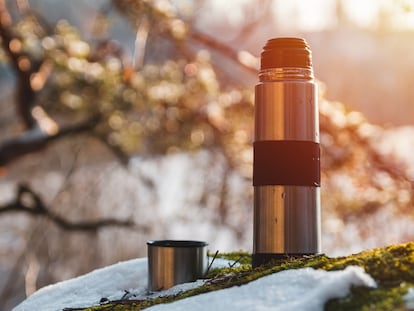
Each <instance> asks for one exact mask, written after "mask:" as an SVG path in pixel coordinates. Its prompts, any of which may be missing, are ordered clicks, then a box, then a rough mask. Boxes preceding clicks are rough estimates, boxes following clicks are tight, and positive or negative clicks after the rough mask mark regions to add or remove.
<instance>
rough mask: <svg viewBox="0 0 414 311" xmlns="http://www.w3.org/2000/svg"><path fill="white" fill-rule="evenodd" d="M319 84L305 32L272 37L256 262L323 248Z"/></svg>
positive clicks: (262, 121) (260, 152)
mask: <svg viewBox="0 0 414 311" xmlns="http://www.w3.org/2000/svg"><path fill="white" fill-rule="evenodd" d="M317 100H318V97H317V85H316V83H315V81H314V75H313V67H312V56H311V50H310V48H309V46H308V44H307V43H306V41H305V40H304V39H302V38H274V39H270V40H268V41H267V43H266V45H265V46H264V48H263V51H262V53H261V66H260V72H259V83H258V84H257V85H256V88H255V138H254V143H253V150H254V156H253V186H254V229H253V235H254V237H253V240H254V241H253V266H258V265H261V264H263V263H267V262H269V261H270V260H272V259H275V258H276V259H278V258H279V259H280V258H284V257H286V256H303V255H307V254H315V253H318V252H320V146H319V117H318V104H317Z"/></svg>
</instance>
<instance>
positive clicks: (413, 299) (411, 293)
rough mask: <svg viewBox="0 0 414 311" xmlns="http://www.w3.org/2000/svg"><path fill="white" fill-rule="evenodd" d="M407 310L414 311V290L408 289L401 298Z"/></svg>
mask: <svg viewBox="0 0 414 311" xmlns="http://www.w3.org/2000/svg"><path fill="white" fill-rule="evenodd" d="M403 299H404V302H405V307H406V309H407V310H414V288H412V287H410V288H409V289H408V291H407V293H406V294H405V295H404V297H403Z"/></svg>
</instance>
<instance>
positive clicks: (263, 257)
mask: <svg viewBox="0 0 414 311" xmlns="http://www.w3.org/2000/svg"><path fill="white" fill-rule="evenodd" d="M312 255H316V253H308V254H269V253H256V254H253V255H252V267H253V268H256V267H259V266H261V265H264V264H268V263H269V262H271V261H274V262H275V263H276V262H278V261H285V260H287V259H289V258H292V257H293V258H301V257H304V256H312Z"/></svg>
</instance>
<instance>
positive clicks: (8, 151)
mask: <svg viewBox="0 0 414 311" xmlns="http://www.w3.org/2000/svg"><path fill="white" fill-rule="evenodd" d="M100 119H101V117H100V116H99V115H96V116H93V117H92V118H90V119H88V120H86V121H83V122H80V123H77V124H74V125H70V126H67V127H63V128H62V129H60V130H58V131H57V132H56V133H52V134H49V133H47V132H45V131H43V130H42V129H40V128H37V127H36V128H34V129H31V130H28V131H26V132H24V133H22V134H21V135H20V136H18V137H15V138H12V139H9V140H7V141H5V142H3V143H0V167H1V166H5V165H6V164H8V163H10V162H12V161H14V160H16V159H17V158H19V157H21V156H24V155H26V154H29V153H32V152H35V151H40V150H42V149H44V148H46V147H47V146H48V144H49V143H50V142H52V141H54V140H56V139H58V138H62V137H66V136H71V135H76V134H80V133H84V132H87V131H90V130H93V129H94V128H95V126H96V125H97V124H98V122H99V121H100Z"/></svg>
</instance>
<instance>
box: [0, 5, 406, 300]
mask: <svg viewBox="0 0 414 311" xmlns="http://www.w3.org/2000/svg"><path fill="white" fill-rule="evenodd" d="M268 4H269V3H268V2H264V5H263V7H262V8H261V9H260V10H258V11H256V13H255V14H256V15H255V16H253V19H251V20H250V22H248V23H246V26H245V28H244V29H242V30H241V33H244V35H246V34H247V33H249V31H251V29H252V28H254V27H255V25H256V24H255V23H256V22H257V21H258V20H260V18H262V17H263V16H265V15H266V14H268V10H267V5H268ZM195 10H196V9H195V8H191V10H190V8H187V9H186V7H185V6H184V7H180V8H178V7H177V6H175V5H174V4H173V3H172V2H170V1H163V0H160V1H132V0H113V1H109V2H107V3H106V5H104V6H102V7H101V8H99V10H97V11H96V14H95V16H94V18H93V19H92V20H91V21H90V23H91V25H90V29H92V30H91V33H92V36H91V37H90V38H86V37H85V36H84V35H83V34H82V33H81V32H80V31H79V30H78V29H77V28H76V27H74V26H73V25H71V24H70V23H69V22H68V21H65V20H59V21H57V22H56V23H55V24H54V23H51V22H50V21H48V20H47V19H46V18H45V17H44V16H42V15H41V14H40V13H39V12H36V11H35V10H33V9H32V8H31V7H30V6H29V2H27V1H15V2H14V1H5V0H3V1H0V36H1V47H2V50H1V61H2V62H3V63H4V64H6V65H5V66H7V67H8V68H10V69H11V70H12V72H13V77H14V79H15V84H14V88H15V89H14V96H13V98H12V99H10V100H9V101H7V102H4V100H2V106H1V107H5V105H8V106H9V107H10V106H13V107H14V108H15V110H14V112H13V113H9V115H8V117H7V118H5V117H4V116H3V117H2V118H3V119H2V120H4V122H2V124H1V126H0V127H1V131H2V132H1V134H0V135H1V136H0V138H1V139H2V140H1V141H0V167H1V172H0V173H1V174H2V176H3V177H4V178H6V177H7V176H8V174H9V172H8V171H9V170H10V167H12V166H13V165H14V166H16V165H19V164H16V163H20V162H19V161H24V160H25V159H26V160H27V159H28V156H31V155H33V153H35V152H36V153H37V154H40V157H41V158H42V160H43V162H42V161H41V163H42V165H41V168H40V169H41V170H45V171H47V170H51V168H52V167H56V166H59V167H60V168H63V171H64V172H65V173H64V175H65V176H64V177H63V178H60V179H59V178H57V181H58V182H55V181H52V184H53V185H52V186H51V185H50V184H49V183H46V182H45V180H46V179H44V178H43V177H42V178H40V179H41V180H39V179H37V182H36V178H35V177H34V176H31V175H30V172H31V170H30V169H26V170H25V167H26V168H27V166H24V165H23V164H22V168H21V175H19V178H20V177H21V176H22V175H23V176H24V175H25V174H27V177H25V178H21V180H17V178H16V179H15V180H14V185H15V190H14V191H12V189H9V190H8V192H9V193H11V194H12V195H10V196H9V197H8V198H7V200H6V199H3V200H2V201H1V203H2V206H0V215H1V216H3V218H4V219H6V221H9V220H12V222H13V219H16V218H17V213H19V214H20V215H22V214H23V215H31V216H36V217H35V219H36V221H35V222H34V221H32V217H29V220H28V219H27V217H25V218H20V220H19V221H20V223H21V226H20V227H19V226H18V227H19V228H18V229H16V230H17V231H19V232H20V233H19V234H18V235H19V236H20V237H21V238H22V239H23V240H25V241H26V242H25V243H23V242H22V243H23V244H22V245H25V246H23V247H22V248H23V252H20V253H19V251H16V250H14V252H11V253H8V255H10V254H12V255H13V256H14V257H15V258H18V259H17V260H13V261H14V263H13V265H11V266H12V267H11V269H10V272H8V273H7V278H5V280H6V281H5V283H4V284H3V290H2V292H0V296H1V299H0V301H5V299H6V298H7V297H8V296H11V295H12V293H13V291H16V287H17V286H19V284H20V283H19V282H20V281H19V278H21V277H22V275H21V273H23V276H24V277H25V280H24V284H25V286H26V292H29V293H30V292H31V291H32V290H33V288H32V290H31V289H30V288H29V289H28V287H30V286H32V287H34V288H35V287H36V286H40V285H44V284H47V283H50V282H55V281H57V280H59V279H63V278H65V277H71V276H73V275H76V274H79V273H84V272H86V271H88V270H90V269H91V268H92V267H94V266H98V265H101V264H108V262H111V261H113V260H116V259H122V258H127V257H128V256H136V255H137V254H141V255H142V252H141V253H137V252H136V250H133V249H132V248H134V249H136V248H143V246H142V245H141V246H138V245H139V244H140V243H141V242H142V243H141V244H143V243H144V242H143V241H145V239H147V238H148V236H150V234H151V233H152V234H154V232H156V231H154V230H155V229H154V226H155V225H156V221H154V220H151V219H150V218H151V217H150V216H151V213H153V210H151V211H149V210H148V209H147V208H144V207H143V206H145V205H152V204H155V203H156V202H155V203H154V201H151V200H152V199H151V196H150V199H145V200H147V201H145V200H144V201H145V202H146V203H143V204H137V203H136V196H135V194H134V192H135V190H134V186H129V188H128V193H129V194H130V196H128V197H124V198H122V199H119V198H118V199H117V200H118V202H117V203H114V209H112V210H109V211H108V210H106V211H99V212H98V211H96V210H97V209H98V207H97V206H98V205H99V203H100V202H101V201H99V198H100V197H102V196H104V195H105V191H106V190H102V189H101V190H100V189H99V188H100V186H102V182H103V181H102V180H105V182H106V183H107V184H105V185H106V187H107V188H106V189H108V188H113V189H118V188H116V187H122V184H123V183H125V184H127V183H129V182H131V180H132V185H134V183H136V184H138V183H140V185H141V186H139V187H138V186H137V189H140V190H137V192H138V194H137V196H138V197H142V196H144V194H143V192H145V191H146V192H156V191H157V189H156V186H155V185H154V179H151V177H149V175H151V174H149V175H148V174H147V173H145V172H144V171H143V170H142V169H140V168H139V169H138V174H135V175H134V177H131V174H132V173H130V172H131V171H133V169H131V162H132V161H133V160H131V159H137V158H139V159H158V158H161V157H163V156H165V155H171V154H180V153H186V154H190V157H191V156H194V157H195V159H196V160H195V161H196V162H197V161H201V162H202V164H201V165H200V166H202V169H201V173H200V171H197V170H194V171H192V172H191V173H192V174H193V175H194V176H195V177H194V178H193V179H191V180H190V183H189V185H188V186H189V187H190V186H191V187H193V188H188V189H184V190H182V191H184V192H187V191H188V193H189V194H187V195H188V196H189V197H188V198H187V204H188V205H193V206H194V207H197V211H192V212H191V211H189V210H186V211H183V212H182V215H181V216H180V217H183V219H184V218H185V219H187V221H191V219H194V218H193V217H199V216H200V217H203V216H205V215H206V214H205V213H206V212H205V208H206V207H207V209H209V210H210V213H212V214H213V215H214V216H211V217H212V218H210V219H209V220H210V221H211V222H213V223H214V224H215V225H217V226H220V225H222V226H227V227H228V228H230V229H231V230H232V232H235V235H236V237H237V238H238V239H239V241H242V240H244V241H246V240H248V238H249V231H248V230H246V227H248V226H249V223H250V222H251V211H249V209H251V208H250V205H251V202H252V200H251V195H252V189H251V188H252V187H251V171H252V140H253V137H252V135H253V108H254V107H253V95H254V94H253V87H252V85H251V84H249V83H250V82H249V81H251V79H255V78H256V75H257V67H258V59H257V58H256V57H255V56H254V55H252V54H251V53H249V52H248V51H245V50H239V49H238V48H237V47H234V46H231V45H230V44H227V43H225V42H221V41H219V40H217V39H216V38H214V37H212V36H209V35H207V34H205V33H202V32H200V31H198V30H197V29H196V28H195V27H194V20H193V15H192V14H193V13H192V12H194V11H195ZM114 14H118V15H120V16H122V17H125V18H126V19H127V20H128V23H129V26H130V27H131V29H132V31H133V32H134V33H135V34H136V37H135V43H134V48H133V52H132V53H130V52H129V51H126V50H125V46H123V45H122V44H120V43H119V42H117V41H115V40H114V38H112V37H111V36H110V35H109V33H110V31H111V17H113V15H114ZM237 75H241V76H249V77H250V78H249V79H250V80H249V79H246V81H248V83H246V84H245V85H242V84H240V82H239V81H238V79H235V76H237ZM323 88H324V86H323V84H322V83H321V89H322V90H321V94H320V126H321V145H322V165H323V167H322V171H323V176H322V177H323V187H322V195H323V197H322V200H323V208H324V214H325V215H330V216H329V217H327V216H325V217H326V219H335V220H338V219H339V220H340V222H338V221H336V222H330V223H329V224H327V225H325V224H324V226H326V230H325V232H327V233H328V234H329V233H332V234H331V239H338V234H339V231H341V228H342V226H343V225H344V223H346V222H355V223H357V224H359V225H361V224H364V220H365V219H366V218H367V217H368V216H370V215H373V214H375V213H376V212H377V211H378V210H380V209H382V208H389V209H392V211H393V213H394V212H395V213H397V214H410V216H411V215H412V212H411V211H410V208H411V207H412V204H413V199H414V198H413V192H412V188H413V181H412V180H410V177H409V176H408V175H407V172H406V170H405V168H404V167H403V166H402V165H401V164H400V163H398V162H397V161H396V160H395V159H393V158H392V157H390V156H387V155H386V154H384V153H382V152H380V149H379V148H378V147H377V145H376V143H377V142H378V140H379V138H380V137H381V133H382V128H380V127H378V126H374V125H372V124H370V123H369V122H368V121H367V120H366V119H365V118H364V116H363V115H362V114H361V113H358V112H355V111H350V110H348V109H347V108H346V107H345V106H344V105H343V104H341V103H338V102H332V101H328V100H327V99H326V98H325V96H324V90H323ZM4 109H5V110H4V111H6V108H4ZM84 148H87V150H88V151H87V152H86V153H85V154H84V153H82V152H81V151H82V150H84ZM51 150H52V151H51ZM48 152H49V153H51V152H52V153H56V154H59V156H58V159H60V160H62V159H69V160H68V162H67V163H66V162H65V163H63V162H62V163H63V164H62V163H60V162H59V161H60V160H59V161H57V162H59V163H58V164H56V163H55V162H54V160H53V159H56V157H55V158H53V156H52V157H51V158H50V157H48V156H47V153H48ZM108 153H111V154H112V156H108V155H107V154H108ZM43 154H44V155H43ZM200 155H201V156H200ZM197 157H198V158H197ZM50 159H52V160H50ZM62 161H63V160H62ZM82 161H83V162H82ZM114 161H117V163H118V166H119V167H120V168H119V169H120V170H126V171H128V172H129V173H127V174H126V175H122V176H123V177H121V178H120V177H116V176H115V175H111V174H108V171H106V170H105V169H102V167H98V168H96V169H89V170H87V169H86V168H85V167H87V166H88V165H89V166H91V167H92V166H93V165H92V164H94V163H100V162H103V163H113V162H114ZM80 162H82V163H83V165H84V166H82V165H80V164H79V163H80ZM38 163H39V162H38ZM68 163H69V164H68ZM197 163H198V162H197ZM197 163H196V166H197ZM26 165H27V164H26ZM111 165H112V164H109V166H111ZM140 165H144V160H141V162H140V161H138V167H139V166H140ZM29 167H30V165H29ZM106 167H107V166H106ZM105 174H106V175H105ZM128 174H129V175H128ZM161 174H162V173H161ZM190 175H191V174H190ZM125 176H127V177H125ZM152 176H153V175H152ZM129 178H131V180H129ZM161 178H162V177H161ZM32 179H33V180H32ZM108 179H112V180H114V184H111V183H110V181H108ZM138 179H139V181H138ZM235 179H236V180H237V182H238V184H237V188H238V189H239V190H234V187H235V186H234V183H235V181H234V180H235ZM95 182H96V183H95ZM170 183H171V184H174V181H171V182H170ZM46 186H47V187H49V188H50V187H52V188H53V189H54V190H53V191H49V190H45V188H46ZM171 187H173V185H171ZM240 189H242V190H240ZM139 191H141V192H139ZM105 200H108V199H105ZM120 200H121V201H122V202H119V201H120ZM134 200H135V201H134ZM74 205H82V206H83V208H77V209H76V208H74V207H73V206H74ZM120 205H124V206H127V207H120ZM136 205H139V206H136ZM203 208H204V209H203ZM115 209H116V210H115ZM186 214H188V215H190V216H186ZM133 215H134V216H133ZM12 217H13V218H12ZM186 217H187V218H186ZM168 221H171V219H168ZM51 224H53V226H51ZM164 224H165V223H164ZM22 227H24V228H25V229H26V230H28V231H25V230H24V229H22ZM104 227H108V230H118V229H114V228H123V229H119V230H120V231H119V232H118V231H117V232H114V231H112V237H111V236H108V234H106V235H103V234H102V233H101V231H102V230H100V229H102V228H104ZM30 228H31V229H30ZM111 228H112V229H111ZM359 228H361V231H360V232H357V233H356V236H360V237H362V238H367V236H368V235H369V234H371V231H369V230H368V229H367V227H366V226H360V227H359ZM30 230H32V231H30ZM364 230H365V231H364ZM67 231H72V232H74V233H72V235H71V237H67V235H63V234H62V232H67ZM85 231H86V232H88V233H89V234H88V235H86V234H85V233H84V232H85ZM22 232H23V233H22ZM82 232H83V233H82ZM134 232H135V233H134ZM134 234H135V235H134ZM85 236H87V237H86V238H85ZM138 236H139V237H140V239H141V240H137V239H138ZM28 237H30V238H28ZM128 237H129V239H128ZM410 238H413V237H412V236H411V237H407V239H410ZM52 239H54V240H53V241H55V242H52ZM99 239H101V240H102V239H103V240H105V241H100V242H99V241H98V240H99ZM328 239H329V237H328ZM122 240H127V242H126V244H122ZM131 241H134V246H133V247H131V246H130V245H131ZM137 241H139V242H137ZM103 242H106V243H107V244H110V247H109V249H110V251H109V252H112V253H111V254H112V255H108V256H107V257H105V258H104V259H103V257H102V256H103V255H102V254H101V255H99V254H97V253H99V250H97V248H99V247H101V246H102V245H101V244H100V243H103ZM143 245H145V244H143ZM241 245H244V244H243V243H241ZM106 248H107V249H108V246H106ZM101 252H103V251H102V249H101ZM115 253H116V254H117V255H114V254H115ZM121 253H122V254H123V255H120V254H121ZM57 254H59V255H57ZM80 254H81V255H80ZM79 256H81V258H82V259H81V260H80V259H79V258H80V257H79ZM116 256H119V258H117V257H116ZM80 261H82V263H80ZM80 266H82V267H81V268H80ZM23 267H26V268H23ZM65 269H67V270H68V271H66V270H65ZM33 271H35V272H33ZM30 277H32V279H31V278H30ZM33 278H34V280H33ZM30 284H32V285H30ZM0 290H1V288H0Z"/></svg>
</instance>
